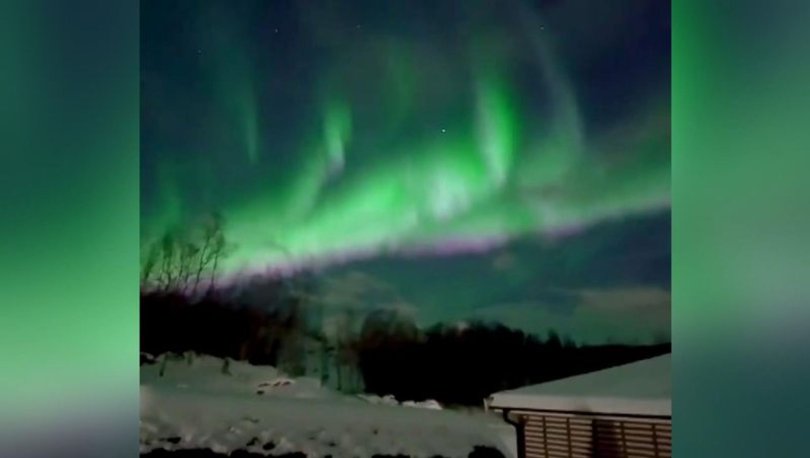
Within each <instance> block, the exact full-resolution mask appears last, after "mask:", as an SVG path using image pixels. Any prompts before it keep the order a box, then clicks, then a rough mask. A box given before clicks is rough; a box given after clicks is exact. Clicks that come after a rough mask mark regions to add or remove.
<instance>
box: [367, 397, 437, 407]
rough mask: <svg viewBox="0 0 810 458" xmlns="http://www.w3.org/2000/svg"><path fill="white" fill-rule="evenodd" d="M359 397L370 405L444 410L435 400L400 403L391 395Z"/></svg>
mask: <svg viewBox="0 0 810 458" xmlns="http://www.w3.org/2000/svg"><path fill="white" fill-rule="evenodd" d="M357 397H358V398H360V399H362V400H364V401H366V402H368V403H369V404H384V405H389V406H403V407H419V408H422V409H433V410H442V406H441V404H439V402H438V401H436V400H433V399H427V400H424V401H402V402H399V401H397V399H396V398H395V397H394V396H393V395H390V394H386V395H385V396H382V397H380V396H377V395H374V394H358V395H357Z"/></svg>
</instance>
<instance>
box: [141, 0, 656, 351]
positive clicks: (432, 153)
mask: <svg viewBox="0 0 810 458" xmlns="http://www.w3.org/2000/svg"><path fill="white" fill-rule="evenodd" d="M606 3H607V4H606ZM141 23H142V26H141V35H142V38H141V40H142V43H141V66H142V79H141V89H142V94H141V103H142V107H141V108H142V114H141V151H142V152H141V157H142V159H141V190H142V191H141V221H142V239H143V240H144V241H148V240H150V239H152V238H154V237H157V236H159V235H160V234H161V233H162V231H164V230H165V229H166V228H168V227H170V226H172V225H174V224H180V223H182V222H185V221H193V220H194V219H195V218H199V217H200V216H201V215H203V214H205V213H206V212H210V211H214V210H216V211H219V212H221V213H222V214H223V216H224V219H225V221H226V237H227V239H228V240H229V241H230V242H231V243H232V244H233V247H234V252H233V253H232V255H231V256H229V257H228V259H227V264H226V266H225V271H226V276H227V277H228V278H238V277H240V276H242V275H245V274H246V273H256V272H277V271H281V272H290V271H295V270H297V269H323V271H324V275H326V276H340V275H342V273H341V272H342V270H341V269H347V270H349V271H358V270H359V271H362V272H363V273H364V274H365V275H370V276H374V277H375V278H377V279H380V280H381V281H384V282H386V283H388V284H391V285H393V286H392V288H394V289H398V290H400V294H397V295H396V296H397V300H398V301H403V302H406V303H408V304H413V306H414V307H416V308H418V309H419V310H420V312H419V315H420V319H421V320H425V321H431V320H434V319H435V320H439V319H453V317H455V315H453V314H452V313H450V312H449V310H450V309H452V310H455V311H459V316H463V314H462V313H461V311H464V312H465V313H466V312H469V311H470V310H475V311H476V313H478V314H482V313H483V315H482V316H486V313H488V312H486V311H487V310H491V309H492V308H493V307H496V308H497V307H501V306H502V305H504V304H506V305H505V307H506V308H507V309H508V310H510V312H509V313H513V312H512V311H514V310H515V309H520V308H521V307H524V308H525V304H533V305H529V306H528V307H530V308H532V310H533V313H537V312H538V311H539V310H542V311H543V312H542V313H543V315H542V318H538V319H540V320H541V321H542V320H546V321H544V322H543V323H542V325H543V326H546V325H547V324H546V323H547V322H550V321H553V320H554V319H555V318H554V317H550V316H548V314H554V313H557V314H558V315H559V314H560V313H562V315H565V316H569V317H570V316H571V314H572V313H574V312H572V310H574V309H576V308H577V307H585V305H583V304H586V305H588V306H589V307H590V306H591V305H594V304H596V305H595V307H596V308H597V309H599V307H601V306H602V305H600V304H604V303H607V302H610V303H611V304H619V305H618V306H617V307H618V308H620V309H622V310H626V309H627V307H624V308H622V307H623V306H622V305H621V304H624V305H627V304H631V303H633V304H634V303H635V302H634V301H636V302H638V301H640V302H641V303H642V304H641V305H640V306H639V307H642V308H643V307H644V306H645V304H647V303H649V302H654V303H655V307H656V309H655V310H656V311H655V312H653V315H655V316H656V317H655V318H654V319H651V320H652V322H655V323H654V326H653V325H650V326H652V327H654V328H655V329H654V331H655V332H659V331H661V330H662V329H664V328H666V329H668V326H669V325H668V314H669V310H668V307H669V292H668V291H669V280H668V276H669V201H670V197H669V196H670V148H669V142H670V140H669V138H670V135H669V52H670V51H669V3H668V2H637V1H619V2H599V1H596V0H593V1H584V0H574V1H534V2H522V1H508V2H487V1H463V2H462V1H443V2H435V1H407V2H406V1H393V2H378V1H353V2H320V1H318V2H282V1H237V2H226V1H186V0H184V1H177V2H158V1H156V0H148V1H144V2H142V18H141ZM616 256H619V257H620V258H621V260H620V261H613V260H614V259H615V258H616ZM600 257H601V258H600ZM628 259H629V261H628ZM611 262H613V264H611ZM594 266H597V267H594ZM425 271H434V272H435V276H438V277H439V278H444V279H445V280H446V281H431V280H429V279H426V278H424V275H421V274H419V273H420V272H425ZM562 271H564V272H562ZM493 272H494V273H493ZM443 273H446V276H445V277H442V275H443ZM426 283H430V286H429V287H427V286H426V287H424V288H420V286H419V285H425V284H426ZM465 285H466V286H465ZM471 285H474V286H471ZM615 297H620V298H623V299H616V298H615ZM650 297H653V299H650V300H649V301H646V302H645V300H643V299H639V298H650ZM594 298H596V299H594ZM599 298H609V299H605V301H606V302H600V300H599ZM445 303H452V304H454V305H453V306H452V307H450V306H449V305H446V304H445ZM518 304H522V305H520V306H518ZM565 304H568V305H565ZM561 307H562V309H561ZM566 307H567V308H566ZM607 307H608V308H609V307H610V306H607ZM628 307H630V309H632V310H633V311H632V313H633V314H635V315H636V316H646V315H645V313H647V312H643V313H641V314H639V313H638V310H637V309H635V308H633V307H635V306H628ZM504 310H505V309H504ZM560 310H562V312H560ZM588 310H591V309H590V308H589V309H588ZM479 312H480V313H479ZM558 312H560V313H558ZM515 313H516V312H515ZM574 314H575V313H574ZM656 314H657V315H656ZM664 315H666V316H665V317H664ZM496 316H500V315H497V314H496ZM519 316H525V315H519ZM521 320H522V318H518V319H517V321H518V322H520V321H521ZM588 320H592V321H593V320H596V319H595V318H593V315H589V317H588V318H586V319H585V320H584V321H588ZM596 321H599V320H596ZM602 321H604V320H602ZM594 323H596V322H595V321H594ZM600 323H601V322H600ZM644 323H646V321H641V322H639V323H637V324H635V325H633V326H634V327H632V328H633V329H631V330H625V331H626V332H625V331H621V332H618V331H615V329H612V330H610V331H609V332H607V331H606V333H607V334H605V333H597V332H595V331H593V330H594V329H596V328H598V327H599V326H601V325H600V324H599V323H596V324H593V325H590V324H589V325H583V326H584V327H586V328H588V330H582V329H580V327H579V325H571V329H569V331H570V332H571V333H573V334H576V335H577V336H578V337H579V336H584V337H582V338H586V339H587V338H594V339H598V338H602V336H604V335H608V334H609V335H614V334H618V337H619V338H635V337H637V336H638V335H645V336H646V335H647V334H645V333H649V332H653V331H650V329H652V327H651V328H649V329H645V328H644V326H645V324H644ZM558 325H559V323H558ZM594 336H597V337H594ZM628 336H629V337H628Z"/></svg>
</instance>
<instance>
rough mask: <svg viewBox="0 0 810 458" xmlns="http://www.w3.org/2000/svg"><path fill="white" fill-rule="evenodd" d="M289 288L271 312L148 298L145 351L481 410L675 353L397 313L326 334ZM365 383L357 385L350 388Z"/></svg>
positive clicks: (144, 299)
mask: <svg viewBox="0 0 810 458" xmlns="http://www.w3.org/2000/svg"><path fill="white" fill-rule="evenodd" d="M285 285H286V284H285V283H283V282H279V283H277V284H275V285H274V286H271V287H268V288H266V290H265V295H264V297H266V300H267V301H268V304H269V306H268V307H266V308H263V309H259V308H255V307H247V306H244V305H242V304H240V303H239V302H238V301H236V300H233V299H232V300H228V299H225V298H224V297H222V296H218V295H216V294H214V293H211V294H207V295H206V296H204V297H202V298H198V299H195V300H193V301H192V300H191V299H189V297H188V296H186V295H182V294H176V293H169V292H163V291H157V292H155V291H153V292H149V293H143V294H142V296H141V351H143V352H147V353H151V354H160V353H165V352H175V353H182V352H185V351H195V352H198V353H204V354H210V355H214V356H218V357H223V358H231V359H236V360H245V361H249V362H251V363H253V364H265V365H273V366H276V367H279V368H280V369H281V370H283V371H284V372H286V373H288V374H290V375H294V376H302V375H307V376H312V377H316V378H320V379H321V381H322V382H324V383H328V384H329V385H331V386H333V387H335V388H337V389H340V390H343V391H358V390H360V389H362V390H363V391H365V392H368V393H375V394H379V395H386V394H392V395H394V396H395V397H397V398H398V399H400V400H423V399H436V400H438V401H439V402H442V403H444V404H461V405H480V404H481V401H482V399H484V398H485V397H486V396H488V395H490V394H491V393H493V392H496V391H499V390H503V389H510V388H516V387H519V386H523V385H527V384H533V383H539V382H543V381H547V380H554V379H557V378H561V377H565V376H569V375H575V374H580V373H584V372H589V371H592V370H598V369H602V368H606V367H610V366H614V365H617V364H622V363H627V362H631V361H635V360H638V359H643V358H647V357H652V356H656V355H659V354H663V353H667V352H669V351H670V350H671V346H670V344H659V345H649V346H628V345H600V346H578V345H576V344H575V343H574V342H572V341H570V340H568V339H563V338H560V336H558V335H557V334H556V333H554V332H552V333H550V334H549V335H548V336H545V337H542V338H541V337H538V336H535V335H532V334H527V333H525V332H523V331H520V330H516V329H510V328H507V327H506V326H503V325H501V324H496V323H484V322H473V323H469V324H466V325H464V326H457V325H454V326H450V325H441V324H440V325H436V326H433V327H431V328H429V329H427V330H424V331H423V330H420V329H418V328H417V326H416V325H415V323H414V322H413V320H412V319H410V318H409V316H408V315H406V314H404V313H401V312H400V311H398V310H396V309H382V310H376V311H374V312H371V313H369V314H367V315H366V316H364V317H358V319H360V320H361V323H362V326H360V328H359V329H358V330H357V331H353V329H352V328H351V327H347V328H346V329H345V330H344V332H342V333H340V334H339V335H338V336H337V337H332V338H331V339H330V338H327V337H326V336H325V335H324V334H323V333H322V332H321V328H320V326H321V321H320V318H321V317H320V316H319V314H318V313H316V312H318V310H317V309H312V310H311V309H310V308H308V307H307V304H306V302H305V301H304V300H302V299H301V298H300V296H298V295H295V294H291V293H290V291H289V288H287V287H286V286H285ZM353 378H359V379H360V380H359V384H358V383H356V382H352V379H353Z"/></svg>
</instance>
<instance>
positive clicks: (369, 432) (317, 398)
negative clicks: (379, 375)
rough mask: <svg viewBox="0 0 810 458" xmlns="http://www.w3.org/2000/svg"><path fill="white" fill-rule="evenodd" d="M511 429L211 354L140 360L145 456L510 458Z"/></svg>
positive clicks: (477, 416) (492, 420)
mask: <svg viewBox="0 0 810 458" xmlns="http://www.w3.org/2000/svg"><path fill="white" fill-rule="evenodd" d="M161 372H163V375H162V376H161ZM510 428H511V427H509V426H508V425H504V424H503V423H502V422H501V421H500V419H499V418H498V417H496V416H491V415H485V414H483V413H463V412H457V411H451V410H447V409H442V407H441V406H440V405H439V404H438V403H437V402H435V401H427V402H421V403H415V402H408V401H405V402H402V403H399V402H397V400H395V399H393V398H392V397H382V398H381V397H377V396H365V395H361V396H348V395H343V394H340V393H336V392H334V391H331V390H328V389H326V388H323V387H321V386H320V384H319V382H318V381H317V380H313V379H307V378H301V379H293V378H289V377H285V376H283V374H280V373H279V372H278V371H277V370H275V369H274V368H272V367H268V366H251V365H249V364H246V363H243V362H237V361H230V362H228V363H226V362H225V361H224V360H222V359H219V358H214V357H209V356H193V357H188V358H186V359H176V360H168V362H167V363H165V364H164V363H162V362H161V361H158V362H157V363H155V364H150V365H143V366H141V429H140V450H141V454H143V455H145V454H149V455H150V456H158V455H160V456H163V455H164V454H165V452H175V454H174V455H173V454H171V453H170V454H169V455H168V456H180V455H186V456H190V455H189V452H190V451H191V449H204V450H207V451H210V452H205V453H207V454H205V453H203V454H199V455H194V456H217V455H215V454H217V453H218V454H220V455H219V456H227V455H230V456H259V455H261V456H298V457H302V456H306V457H333V458H342V457H347V458H353V457H357V458H365V457H374V456H400V457H402V456H408V457H414V458H416V457H425V458H429V457H430V458H432V457H437V456H440V457H448V458H450V457H468V456H471V457H480V458H486V457H504V456H505V457H509V456H514V455H513V449H514V432H513V430H511V429H510ZM510 442H511V443H510ZM183 450H185V452H179V451H183ZM164 451H165V452H164ZM150 452H151V453H150ZM211 452H213V453H211Z"/></svg>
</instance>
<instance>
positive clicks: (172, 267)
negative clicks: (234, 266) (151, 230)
mask: <svg viewBox="0 0 810 458" xmlns="http://www.w3.org/2000/svg"><path fill="white" fill-rule="evenodd" d="M229 248H230V247H229V246H228V244H227V243H226V241H225V232H224V224H223V219H222V217H221V216H220V215H219V214H217V213H213V214H211V215H208V216H207V217H206V218H204V219H203V220H202V221H201V222H200V223H198V224H194V225H189V226H185V227H175V228H171V229H169V230H167V231H166V232H165V233H164V234H163V236H161V237H160V238H159V239H158V240H156V241H154V242H152V243H151V244H149V245H148V246H147V248H146V250H145V255H144V258H143V260H142V266H141V284H142V286H143V287H144V288H146V289H155V288H157V289H158V290H160V291H164V292H166V291H176V292H182V293H198V292H199V290H200V287H201V286H202V283H203V280H204V279H206V277H207V279H208V290H209V291H210V290H211V289H213V287H214V282H215V280H216V276H217V273H218V269H219V267H220V263H221V261H222V259H223V258H224V257H225V256H227V254H228V252H229Z"/></svg>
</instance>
